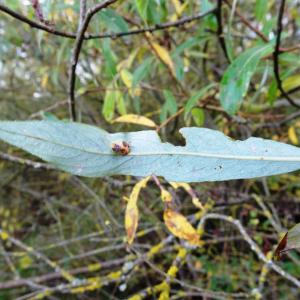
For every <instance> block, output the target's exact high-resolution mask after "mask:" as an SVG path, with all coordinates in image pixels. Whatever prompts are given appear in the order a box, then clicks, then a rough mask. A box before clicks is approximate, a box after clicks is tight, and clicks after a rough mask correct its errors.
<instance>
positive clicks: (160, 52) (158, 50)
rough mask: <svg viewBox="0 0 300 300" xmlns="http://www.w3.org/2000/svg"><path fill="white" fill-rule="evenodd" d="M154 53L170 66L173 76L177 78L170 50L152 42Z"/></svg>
mask: <svg viewBox="0 0 300 300" xmlns="http://www.w3.org/2000/svg"><path fill="white" fill-rule="evenodd" d="M151 45H152V48H153V51H154V52H155V54H156V55H157V56H158V57H159V59H160V60H161V61H162V62H163V63H164V64H166V65H167V66H168V68H169V69H170V71H171V72H172V74H173V75H174V76H175V67H174V63H173V61H172V58H171V56H170V54H169V52H168V50H167V49H166V48H164V47H162V46H160V45H159V44H157V43H155V42H151Z"/></svg>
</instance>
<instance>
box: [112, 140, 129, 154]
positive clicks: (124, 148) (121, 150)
mask: <svg viewBox="0 0 300 300" xmlns="http://www.w3.org/2000/svg"><path fill="white" fill-rule="evenodd" d="M111 149H112V151H113V152H115V153H116V154H119V155H123V156H125V155H128V153H129V152H130V146H129V144H128V143H127V142H125V141H122V142H116V143H113V144H112V146H111Z"/></svg>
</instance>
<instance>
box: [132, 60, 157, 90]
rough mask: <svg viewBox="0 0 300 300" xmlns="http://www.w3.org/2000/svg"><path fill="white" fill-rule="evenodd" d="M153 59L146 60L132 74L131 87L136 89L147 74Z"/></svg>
mask: <svg viewBox="0 0 300 300" xmlns="http://www.w3.org/2000/svg"><path fill="white" fill-rule="evenodd" d="M152 62H153V58H152V57H150V58H147V59H146V60H145V61H144V62H143V63H142V64H141V65H140V66H138V67H137V68H136V70H135V71H134V73H133V79H132V86H133V87H136V86H137V85H138V84H139V83H140V82H141V81H142V80H143V79H144V78H145V77H146V76H147V74H148V73H149V71H150V68H151V65H152Z"/></svg>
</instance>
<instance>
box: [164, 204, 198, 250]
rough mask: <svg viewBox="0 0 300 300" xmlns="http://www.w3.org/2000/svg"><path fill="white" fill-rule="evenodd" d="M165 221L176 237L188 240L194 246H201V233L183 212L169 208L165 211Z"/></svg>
mask: <svg viewBox="0 0 300 300" xmlns="http://www.w3.org/2000/svg"><path fill="white" fill-rule="evenodd" d="M164 221H165V224H166V226H167V228H168V229H169V230H170V231H171V233H172V234H174V235H175V236H176V237H178V238H180V239H184V240H186V241H188V242H189V243H190V244H191V245H193V246H199V244H200V240H199V234H198V233H197V231H196V229H195V228H194V227H193V226H192V225H191V224H190V223H189V221H188V220H187V219H186V218H185V217H184V216H183V215H182V214H180V213H178V212H176V211H174V210H172V209H169V208H168V209H166V210H165V212H164Z"/></svg>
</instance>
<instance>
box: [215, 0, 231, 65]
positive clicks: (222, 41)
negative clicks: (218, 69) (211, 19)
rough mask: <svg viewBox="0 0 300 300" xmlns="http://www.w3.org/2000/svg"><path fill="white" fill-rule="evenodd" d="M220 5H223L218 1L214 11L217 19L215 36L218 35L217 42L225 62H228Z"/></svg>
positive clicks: (220, 0) (221, 1) (221, 0)
mask: <svg viewBox="0 0 300 300" xmlns="http://www.w3.org/2000/svg"><path fill="white" fill-rule="evenodd" d="M222 4H223V0H218V2H217V9H216V11H215V15H216V18H217V23H218V29H217V35H218V40H219V43H220V46H221V48H222V50H223V52H224V55H225V57H226V59H227V61H228V62H230V58H229V55H228V52H227V48H226V43H225V39H224V33H223V22H222Z"/></svg>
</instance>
